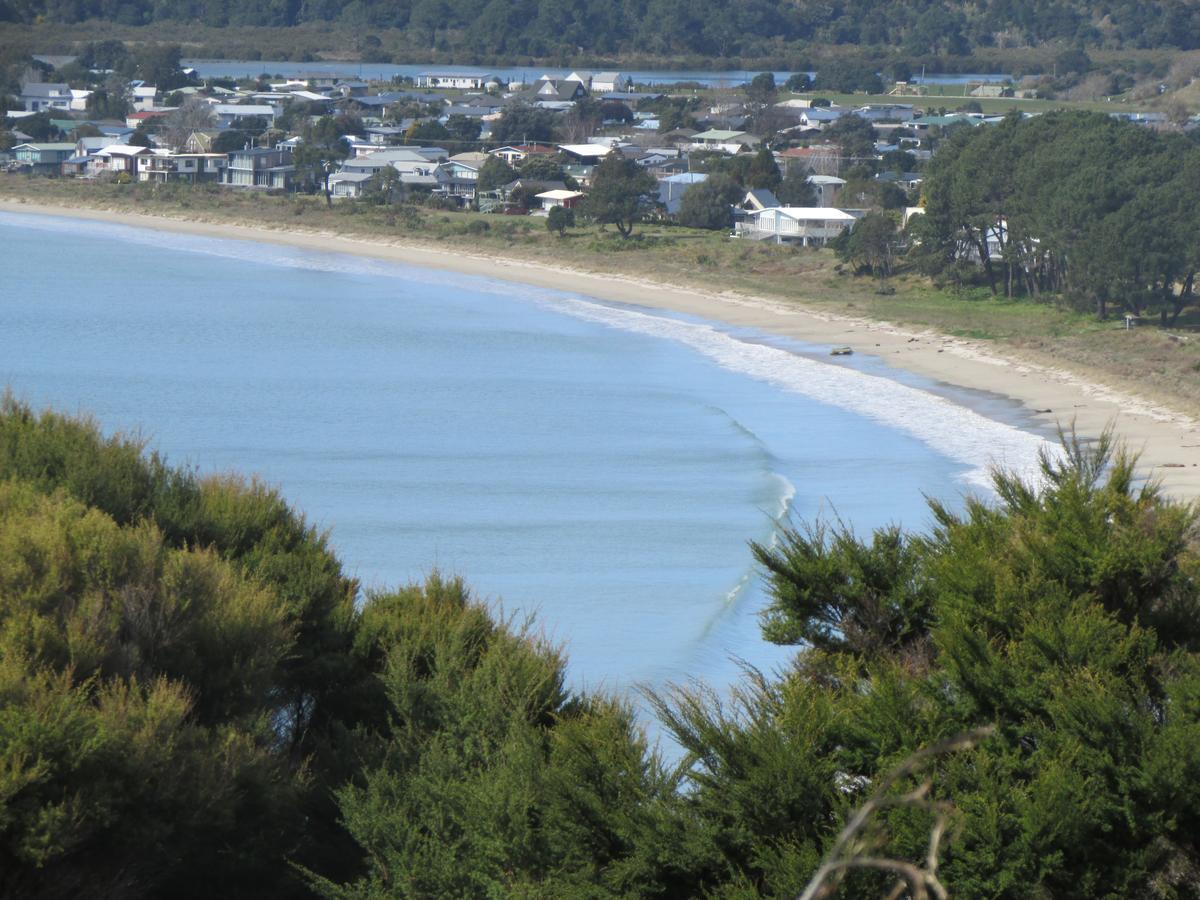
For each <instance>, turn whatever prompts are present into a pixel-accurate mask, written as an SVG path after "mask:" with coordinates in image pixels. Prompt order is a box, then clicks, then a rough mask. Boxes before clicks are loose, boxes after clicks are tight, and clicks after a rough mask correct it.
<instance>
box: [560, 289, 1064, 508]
mask: <svg viewBox="0 0 1200 900" xmlns="http://www.w3.org/2000/svg"><path fill="white" fill-rule="evenodd" d="M541 299H542V301H543V302H545V303H548V304H551V305H553V306H554V307H555V308H558V309H561V310H562V311H563V312H567V313H569V314H571V315H573V316H577V317H579V318H582V319H586V320H588V321H591V322H598V323H602V324H605V325H609V326H611V327H614V328H620V329H623V330H626V331H635V332H639V333H642V334H648V335H653V336H655V337H661V338H664V339H667V340H674V341H678V342H680V343H682V344H686V345H687V346H689V347H691V348H693V349H694V350H697V351H698V352H700V353H703V354H704V355H705V356H707V357H709V358H710V359H712V360H714V361H715V362H717V363H718V364H719V365H721V366H723V367H724V368H726V369H729V370H731V371H734V372H739V373H741V374H744V375H749V376H751V377H752V378H756V379H758V380H760V381H766V382H768V383H770V384H774V385H776V386H778V387H780V388H782V389H783V390H786V391H789V392H792V393H796V394H801V395H803V396H805V397H808V398H810V399H813V400H816V401H819V402H823V403H828V404H831V405H835V406H838V407H840V408H842V409H847V410H850V411H851V412H854V413H857V414H858V415H861V416H864V417H866V418H868V419H871V420H872V421H875V422H879V423H881V424H883V425H886V426H888V427H889V428H894V429H896V430H898V431H902V432H904V433H906V434H910V435H912V436H913V437H915V438H917V439H918V440H920V441H922V442H923V443H925V444H926V445H928V446H929V447H931V448H933V449H934V450H935V451H937V452H938V453H941V454H942V455H943V456H947V457H949V458H950V459H952V460H954V461H956V462H959V463H962V464H963V465H965V466H968V467H969V471H968V472H967V473H966V476H965V478H966V479H967V480H968V481H969V482H970V483H972V484H975V485H977V486H980V487H984V488H987V487H990V484H991V481H990V471H991V469H992V468H993V467H1001V468H1004V469H1006V470H1008V471H1012V472H1016V473H1019V474H1020V475H1022V476H1023V477H1025V478H1027V479H1033V478H1036V476H1037V473H1038V454H1039V452H1040V451H1042V450H1043V449H1046V450H1049V451H1050V452H1054V445H1052V444H1050V443H1049V442H1048V441H1047V440H1046V439H1045V438H1043V437H1040V436H1038V435H1035V434H1031V433H1029V432H1026V431H1022V430H1021V429H1019V428H1016V427H1014V426H1012V425H1008V424H1006V423H1003V422H997V421H995V420H994V419H989V418H987V417H986V416H983V415H980V414H979V413H977V412H975V411H974V410H971V409H968V408H967V407H965V406H961V405H959V404H957V403H954V402H952V401H950V400H947V399H946V398H944V397H940V396H938V395H937V394H933V393H931V392H929V391H924V390H921V389H920V388H916V387H911V386H909V385H906V384H901V383H900V382H898V381H893V380H892V379H890V378H883V377H881V376H878V375H871V374H868V373H866V372H859V371H857V370H855V369H850V368H846V367H844V366H839V365H833V364H830V363H825V362H820V361H817V360H813V359H808V358H806V357H804V356H799V355H797V354H795V353H791V352H789V351H787V350H784V349H781V348H779V347H770V346H767V345H765V344H758V343H752V342H749V341H745V340H741V339H739V338H737V337H734V336H733V335H731V334H728V333H726V332H724V331H722V330H721V329H720V328H719V327H717V326H715V325H712V324H709V323H706V322H696V321H686V320H681V319H676V318H671V317H668V316H661V315H655V314H651V313H647V312H643V311H641V310H636V309H628V308H621V307H616V306H611V305H607V304H602V303H597V302H595V301H591V300H587V299H585V298H578V297H561V298H550V297H549V296H543V297H541Z"/></svg>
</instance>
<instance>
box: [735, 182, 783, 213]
mask: <svg viewBox="0 0 1200 900" xmlns="http://www.w3.org/2000/svg"><path fill="white" fill-rule="evenodd" d="M779 205H780V203H779V200H778V198H776V196H775V194H773V193H772V192H771V191H769V190H767V189H766V188H751V189H750V190H748V191H746V196H745V197H743V198H742V202H741V207H742V209H744V210H746V211H747V212H761V211H762V210H764V209H772V208H773V207H776V206H779Z"/></svg>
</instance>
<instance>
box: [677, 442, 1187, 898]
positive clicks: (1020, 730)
mask: <svg viewBox="0 0 1200 900" xmlns="http://www.w3.org/2000/svg"><path fill="white" fill-rule="evenodd" d="M1042 474H1043V478H1044V479H1045V487H1044V489H1043V490H1042V491H1041V492H1040V493H1039V492H1038V491H1036V490H1034V489H1033V488H1032V487H1030V486H1029V485H1027V484H1025V483H1024V482H1022V481H1020V480H1019V479H1017V478H1015V477H1013V476H1009V475H998V476H996V479H995V486H996V491H997V493H998V495H999V497H1000V504H999V505H998V506H994V507H993V506H988V505H985V504H984V503H982V502H978V501H969V502H968V504H967V508H966V511H965V512H964V513H963V514H955V513H952V512H950V511H949V510H948V509H946V508H945V507H943V506H941V505H939V504H936V503H935V504H933V511H934V515H935V520H936V526H935V528H934V531H933V533H932V534H931V535H930V537H929V538H926V539H920V540H913V539H906V538H903V537H902V536H900V535H898V534H897V533H896V532H895V531H894V530H891V529H889V530H886V531H882V532H878V533H876V535H875V537H874V539H873V541H872V542H871V543H869V544H864V543H860V542H859V541H857V540H856V539H854V538H853V537H852V536H850V535H848V534H846V533H845V532H844V531H839V532H838V533H837V534H835V536H834V538H833V540H829V539H827V538H826V536H825V535H824V534H823V533H822V532H821V531H820V530H817V531H812V530H808V531H804V530H797V531H791V532H788V533H787V534H785V535H784V536H783V538H782V541H781V544H780V546H779V547H778V548H766V547H758V548H756V551H757V553H758V555H759V557H760V559H762V560H763V561H764V563H765V564H766V565H767V566H768V569H769V571H770V572H771V573H772V575H771V577H772V584H773V594H774V596H775V598H776V599H775V601H774V605H773V608H772V612H771V614H770V617H769V618H768V628H769V631H768V633H769V634H771V635H773V636H774V637H776V638H780V639H786V640H796V639H800V638H809V639H812V640H814V642H815V643H814V646H815V647H821V648H824V649H823V650H817V649H814V650H813V651H809V652H808V653H806V654H805V655H804V656H802V657H801V662H800V664H799V666H798V668H797V670H796V673H795V674H794V675H793V676H792V678H791V679H790V680H789V685H790V687H791V689H793V690H795V691H796V692H797V694H796V696H797V698H798V699H797V701H796V702H797V703H801V700H800V699H799V698H803V701H802V703H803V705H802V706H800V709H803V710H806V711H810V710H811V703H812V699H811V696H810V695H811V694H812V693H813V692H816V693H818V694H820V695H823V696H825V697H826V698H828V699H827V700H826V702H831V703H833V704H834V707H833V708H834V709H837V710H838V717H837V718H835V719H832V720H830V719H828V718H825V719H820V718H818V719H816V721H820V722H822V723H824V722H826V721H831V722H832V723H833V731H832V734H831V735H830V737H829V738H828V740H829V741H830V744H831V745H832V746H836V748H837V749H836V750H831V751H830V752H833V753H834V755H836V756H838V757H839V758H840V760H841V761H840V762H838V763H836V770H837V771H839V772H842V773H845V775H847V776H865V777H867V778H872V779H873V778H874V777H875V773H877V772H878V771H879V767H880V763H881V762H883V760H885V759H887V758H892V759H894V758H895V757H896V756H897V755H903V754H904V753H907V752H910V751H911V750H913V749H915V747H916V746H917V745H918V744H920V743H921V742H923V741H925V740H927V739H928V738H929V737H931V736H934V735H948V734H955V733H959V732H962V731H966V730H969V729H970V728H972V727H974V726H976V725H978V724H981V723H987V722H992V723H995V724H996V725H997V726H998V730H997V733H996V737H995V738H993V739H991V740H989V741H987V742H986V743H985V744H984V745H983V746H982V747H981V748H979V749H978V750H975V751H972V752H970V753H967V754H964V755H963V756H961V757H957V758H954V759H948V760H946V761H945V762H944V764H943V765H941V766H940V767H939V771H938V773H937V774H936V775H935V776H934V790H935V792H936V793H937V795H939V796H942V797H945V798H948V799H952V800H953V802H954V803H955V805H956V806H957V807H958V808H959V810H960V814H961V820H960V821H961V827H962V829H963V831H962V834H961V836H960V837H959V838H958V839H957V840H956V841H955V842H954V843H953V844H952V845H951V849H950V852H949V854H948V856H947V859H946V860H945V861H944V862H943V867H942V875H943V878H944V879H946V881H947V884H948V885H949V886H950V889H951V893H952V894H953V895H955V896H1029V895H1031V894H1046V895H1053V896H1079V897H1091V896H1194V895H1195V893H1196V891H1197V890H1198V889H1200V880H1198V878H1197V875H1196V873H1197V871H1200V870H1198V868H1197V862H1198V860H1197V848H1196V845H1195V842H1194V838H1193V836H1192V832H1191V829H1192V828H1193V827H1194V826H1193V825H1192V824H1191V817H1190V814H1189V815H1187V816H1184V817H1180V816H1179V815H1178V812H1177V810H1178V809H1179V807H1178V805H1177V804H1178V801H1177V799H1176V796H1175V792H1177V791H1181V790H1182V792H1183V793H1184V794H1185V795H1186V796H1188V797H1190V796H1191V795H1192V787H1191V786H1187V787H1184V784H1185V782H1184V781H1180V780H1175V781H1174V787H1173V788H1167V787H1166V782H1167V781H1170V780H1171V779H1172V778H1174V779H1184V778H1187V777H1189V776H1187V775H1185V774H1184V772H1185V771H1189V772H1190V771H1193V770H1194V769H1195V767H1196V766H1198V765H1200V706H1197V705H1195V704H1193V703H1187V702H1185V703H1178V702H1174V701H1172V700H1171V699H1169V698H1172V697H1177V696H1180V695H1181V692H1182V693H1183V694H1191V692H1193V691H1195V690H1196V689H1197V686H1198V685H1200V681H1198V680H1197V673H1198V671H1200V669H1198V668H1197V662H1196V657H1195V655H1194V654H1195V648H1196V646H1197V645H1196V640H1197V638H1198V637H1200V616H1197V612H1198V610H1197V593H1196V589H1195V584H1194V580H1193V579H1194V578H1195V574H1196V571H1197V557H1196V552H1195V547H1196V545H1195V540H1196V522H1197V512H1196V510H1195V509H1194V508H1191V507H1182V506H1173V505H1169V504H1165V503H1164V502H1163V501H1162V500H1161V498H1160V497H1159V496H1158V494H1157V493H1156V491H1155V489H1154V488H1153V487H1149V486H1140V487H1139V486H1137V485H1136V484H1135V481H1134V477H1133V469H1132V462H1131V460H1130V458H1129V457H1127V456H1125V455H1124V454H1122V453H1116V454H1113V452H1112V445H1111V439H1110V438H1109V436H1107V435H1106V436H1105V438H1104V439H1103V440H1101V441H1100V443H1099V444H1098V445H1097V446H1096V447H1094V448H1090V449H1085V448H1083V447H1082V446H1081V445H1080V444H1078V443H1077V442H1074V441H1068V442H1067V443H1066V455H1065V457H1064V458H1063V459H1062V460H1054V459H1049V458H1048V459H1046V461H1045V462H1044V465H1043V473H1042ZM839 623H845V624H844V625H840V624H839ZM802 685H803V687H802ZM851 686H853V688H852V690H848V689H849V688H850V687H851ZM673 708H676V709H677V710H683V711H685V712H687V715H686V716H684V718H683V725H684V726H686V728H687V729H691V731H692V732H695V731H696V730H697V729H699V728H701V727H703V728H706V729H712V728H714V727H715V725H714V723H713V720H712V717H711V714H710V713H707V711H705V712H704V714H703V715H701V713H700V712H697V711H694V710H693V711H690V712H689V711H688V707H687V706H685V705H682V706H681V705H679V704H678V703H677V704H675V706H674V707H673ZM798 711H799V710H792V709H788V706H787V704H784V705H783V706H782V708H781V710H780V712H779V720H780V723H781V727H786V726H782V722H783V721H786V719H785V715H786V714H788V713H791V714H795V713H796V712H798ZM804 715H809V716H811V712H805V713H804ZM838 722H840V723H841V724H840V725H839V724H836V723H838ZM727 731H729V730H728V729H727ZM732 731H733V733H734V734H740V733H742V731H743V729H742V728H738V729H734V730H732ZM685 733H686V731H685ZM1185 734H1186V735H1188V737H1187V738H1182V736H1183V735H1185ZM723 739H724V740H726V741H728V740H730V738H729V737H725V738H723ZM1179 741H1182V742H1179ZM1167 746H1171V747H1172V751H1171V752H1173V753H1176V754H1178V756H1177V759H1178V764H1177V765H1175V766H1174V767H1173V768H1172V769H1171V771H1172V773H1173V774H1172V775H1171V776H1166V780H1162V779H1160V778H1159V776H1158V775H1157V774H1156V773H1160V772H1164V769H1163V768H1162V767H1163V765H1164V763H1165V759H1164V757H1163V755H1162V754H1163V753H1164V752H1165V748H1166V747H1167ZM706 765H708V764H707V762H706ZM888 826H889V830H890V832H891V834H892V835H893V838H892V841H893V847H894V848H895V849H897V850H898V851H901V852H903V853H908V854H913V855H914V857H915V855H916V854H919V853H920V852H922V851H921V835H920V831H921V830H922V829H923V828H927V827H928V826H927V824H924V823H922V822H921V821H919V820H918V821H906V820H905V819H904V818H903V817H902V816H899V815H893V816H891V817H890V820H889V822H888ZM915 858H919V857H915Z"/></svg>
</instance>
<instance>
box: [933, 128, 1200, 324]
mask: <svg viewBox="0 0 1200 900" xmlns="http://www.w3.org/2000/svg"><path fill="white" fill-rule="evenodd" d="M1198 175H1200V148H1198V147H1197V146H1196V144H1195V143H1194V142H1192V141H1189V140H1187V139H1185V138H1183V137H1182V136H1180V135H1170V134H1168V135H1161V134H1156V133H1154V132H1152V131H1150V130H1148V129H1145V128H1141V127H1138V126H1135V125H1132V124H1129V123H1126V122H1120V121H1117V120H1115V119H1113V118H1111V117H1109V116H1105V115H1101V114H1097V113H1052V114H1049V115H1046V116H1038V117H1036V118H1032V119H1028V120H1022V119H1020V118H1019V117H1016V116H1012V117H1009V118H1008V119H1006V120H1005V121H1004V122H1003V123H1001V124H1000V125H999V126H996V127H991V128H978V129H970V130H967V131H959V132H957V133H956V134H955V135H953V136H952V137H951V138H950V139H949V140H948V141H947V142H946V145H945V146H943V147H942V149H941V150H939V152H938V154H937V155H936V156H935V158H934V160H933V161H932V163H931V166H930V173H929V177H928V179H927V181H926V183H925V185H924V187H925V197H926V213H927V215H928V217H929V226H928V228H929V234H930V236H931V238H932V240H933V242H934V244H935V245H936V247H937V248H938V251H939V252H940V253H941V255H942V258H943V259H944V260H946V261H947V262H948V261H950V260H953V259H954V258H955V257H956V256H964V255H967V254H970V255H971V256H972V257H973V258H974V259H976V260H978V261H979V262H980V263H981V264H982V266H983V271H984V274H985V275H986V277H987V279H988V281H989V283H990V285H991V287H992V290H993V291H996V292H999V291H1001V290H1003V291H1004V293H1005V294H1007V295H1009V296H1012V295H1015V294H1018V293H1027V294H1030V295H1032V296H1034V297H1037V296H1040V295H1042V294H1058V295H1061V296H1063V297H1065V298H1066V299H1067V300H1069V301H1070V302H1071V303H1073V304H1074V305H1076V306H1077V307H1079V308H1081V309H1091V310H1094V311H1095V312H1096V313H1097V314H1098V315H1099V316H1100V317H1101V318H1103V317H1104V316H1106V315H1107V314H1108V312H1109V310H1110V308H1112V307H1114V306H1115V307H1117V308H1123V309H1124V310H1126V311H1129V312H1132V313H1134V314H1142V313H1143V312H1151V313H1157V312H1158V311H1159V310H1167V311H1169V312H1171V313H1172V314H1173V315H1176V316H1177V315H1178V314H1179V312H1180V310H1182V308H1183V307H1184V306H1186V305H1187V304H1188V303H1189V302H1190V300H1191V299H1192V285H1193V282H1194V280H1195V274H1194V273H1195V272H1196V270H1197V267H1198V266H1200V242H1198V241H1197V238H1196V236H1197V234H1200V223H1198V221H1197V215H1198V213H1197V210H1198V209H1200V203H1198V202H1197V201H1198V200H1200V188H1198V187H1197V185H1200V181H1198V180H1197V176H1198ZM1002 220H1003V222H1004V223H1005V225H1006V227H1005V228H1004V229H1002V230H1000V231H997V229H996V226H997V223H999V222H1000V221H1002ZM989 233H990V235H991V239H990V240H988V239H986V236H987V235H989ZM997 250H998V251H999V252H997ZM921 252H922V253H926V254H928V253H931V252H933V250H932V248H922V251H921Z"/></svg>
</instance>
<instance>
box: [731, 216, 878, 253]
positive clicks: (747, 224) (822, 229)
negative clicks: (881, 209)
mask: <svg viewBox="0 0 1200 900" xmlns="http://www.w3.org/2000/svg"><path fill="white" fill-rule="evenodd" d="M853 224H854V216H852V215H850V214H849V213H847V212H843V211H842V210H840V209H828V208H815V207H805V206H777V207H773V208H771V209H763V210H756V211H751V212H747V213H746V217H745V218H744V219H743V220H742V221H740V222H738V223H737V224H736V225H735V226H734V233H735V234H736V235H737V236H738V237H741V238H748V239H751V240H769V241H774V242H775V243H777V244H800V245H801V246H804V247H824V246H825V245H826V244H828V243H829V242H830V241H832V240H833V239H834V238H836V237H837V236H838V235H840V234H841V233H842V232H843V231H845V230H846V229H847V228H850V227H851V226H853Z"/></svg>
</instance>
